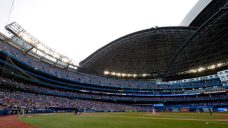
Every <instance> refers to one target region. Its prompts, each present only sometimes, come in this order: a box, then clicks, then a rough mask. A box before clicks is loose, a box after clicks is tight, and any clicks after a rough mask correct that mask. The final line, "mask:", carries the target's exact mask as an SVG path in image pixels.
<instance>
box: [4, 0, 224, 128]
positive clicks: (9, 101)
mask: <svg viewBox="0 0 228 128" xmlns="http://www.w3.org/2000/svg"><path fill="white" fill-rule="evenodd" d="M227 8H228V1H227V0H221V1H216V0H212V1H210V2H209V3H207V5H206V7H205V8H204V9H203V10H201V11H200V12H199V13H198V15H197V17H194V18H192V19H191V20H189V19H188V20H185V21H184V22H183V25H184V26H176V27H155V28H151V29H147V30H142V31H138V32H135V33H132V34H129V35H126V36H124V37H121V38H119V39H117V40H114V41H113V42H111V43H109V44H107V45H106V46H104V47H102V48H101V49H99V50H97V51H96V52H94V53H93V54H91V55H90V56H89V57H87V58H86V59H85V60H83V61H82V62H81V63H80V64H79V65H76V64H75V63H74V62H73V61H72V60H71V59H70V58H68V57H66V56H63V55H62V54H60V53H57V52H56V51H55V50H53V49H51V48H49V47H47V46H46V45H45V44H44V43H42V42H40V41H39V40H38V39H37V38H35V37H34V36H32V35H31V34H30V33H28V32H27V31H26V30H25V29H24V28H22V27H21V26H20V25H19V24H17V23H16V22H13V23H11V24H8V25H6V27H5V28H6V30H7V31H8V32H10V33H11V36H6V35H4V34H2V33H0V73H1V74H0V87H1V88H0V97H1V98H0V115H11V114H12V115H14V114H27V113H28V114H33V113H57V112H73V111H74V110H76V109H77V111H80V112H132V111H133V112H210V113H212V112H227V111H228V70H227V69H228V59H227V55H228V49H227V46H228V38H227V37H228V35H227V34H228V9H227ZM212 10H213V11H212ZM187 21H188V22H187ZM129 53H132V54H129ZM120 56H121V57H120ZM171 115H172V114H171ZM89 116H92V115H89ZM112 116H113V115H112ZM114 117H115V115H114ZM116 117H122V115H121V116H120V115H117V116H116ZM127 118H132V117H127ZM134 118H138V117H134ZM145 118H148V117H145ZM165 118H166V117H165ZM1 120H4V119H3V118H0V121H1ZM206 120H210V119H206ZM220 121H221V120H220ZM226 121H227V120H226ZM12 127H13V126H12ZM26 127H27V126H26Z"/></svg>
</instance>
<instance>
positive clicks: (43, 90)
mask: <svg viewBox="0 0 228 128" xmlns="http://www.w3.org/2000/svg"><path fill="white" fill-rule="evenodd" d="M0 85H1V87H2V88H12V89H15V90H23V91H27V92H33V93H34V92H35V93H40V94H46V95H54V96H62V97H70V98H81V99H92V100H100V101H104V100H106V101H107V100H108V101H134V102H136V101H162V102H163V101H205V100H221V99H223V100H224V99H228V95H226V93H218V94H213V95H196V96H172V97H162V96H161V97H154V96H153V97H139V96H135V97H132V96H126V95H123V96H117V95H104V94H103V95H100V94H92V93H83V92H76V91H67V90H59V89H58V90H57V89H56V88H54V89H53V88H52V89H51V88H47V87H40V86H38V85H32V84H28V83H22V82H18V81H15V80H12V79H6V78H0Z"/></svg>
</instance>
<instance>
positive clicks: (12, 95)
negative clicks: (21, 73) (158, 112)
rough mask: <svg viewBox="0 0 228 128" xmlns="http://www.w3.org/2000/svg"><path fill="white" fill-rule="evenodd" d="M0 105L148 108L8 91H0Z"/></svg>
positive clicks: (98, 109) (94, 108)
mask: <svg viewBox="0 0 228 128" xmlns="http://www.w3.org/2000/svg"><path fill="white" fill-rule="evenodd" d="M0 96H1V99H0V104H1V105H5V106H7V107H8V108H13V107H26V108H33V109H41V108H44V109H48V108H83V109H88V108H89V109H93V110H96V111H127V110H137V111H143V110H144V111H145V110H147V109H148V108H145V107H139V106H131V105H124V104H116V103H107V102H101V101H89V100H80V99H71V98H64V97H57V96H47V95H41V94H35V93H27V92H21V91H9V90H5V89H0Z"/></svg>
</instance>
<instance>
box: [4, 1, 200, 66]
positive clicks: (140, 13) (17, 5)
mask: <svg viewBox="0 0 228 128" xmlns="http://www.w3.org/2000/svg"><path fill="white" fill-rule="evenodd" d="M12 2H13V0H0V21H1V22H0V32H2V33H3V34H6V30H5V29H4V27H5V25H6V24H9V23H11V22H14V21H15V22H17V23H18V24H20V25H21V26H22V27H23V28H24V29H25V30H27V31H28V32H29V33H30V34H32V35H33V36H35V37H36V38H38V39H39V40H40V41H41V42H42V43H44V44H46V45H47V46H49V47H50V48H52V49H54V50H55V51H58V52H59V53H61V54H63V55H66V56H68V57H70V58H71V59H73V60H75V61H76V62H77V63H79V62H80V61H82V60H83V59H85V58H86V57H88V56H89V55H90V54H92V53H93V52H95V51H96V50H98V49H99V48H101V47H103V46H104V45H106V44H108V43H110V42H111V41H113V40H115V39H118V38H120V37H122V36H125V35H127V34H130V33H133V32H136V31H140V30H144V29H148V28H151V27H155V26H159V27H163V26H178V25H180V23H181V21H182V20H183V19H184V18H185V16H186V15H187V14H188V12H189V11H190V10H191V9H192V8H193V6H194V5H195V4H196V3H197V2H198V0H14V4H13V8H12V12H11V15H9V14H10V8H11V5H12Z"/></svg>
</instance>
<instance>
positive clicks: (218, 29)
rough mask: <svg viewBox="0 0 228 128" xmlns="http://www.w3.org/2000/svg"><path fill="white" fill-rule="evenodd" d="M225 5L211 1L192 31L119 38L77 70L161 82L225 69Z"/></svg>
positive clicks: (160, 31) (227, 43)
mask: <svg viewBox="0 0 228 128" xmlns="http://www.w3.org/2000/svg"><path fill="white" fill-rule="evenodd" d="M227 3H228V1H227V0H221V1H220V2H218V1H215V0H213V1H212V2H211V3H209V4H208V5H207V6H206V7H205V9H203V11H201V13H199V14H198V16H197V17H196V18H195V19H194V20H193V21H192V22H191V23H190V26H192V27H156V28H151V29H148V30H142V31H139V32H135V33H132V34H129V35H127V36H124V37H121V38H119V39H117V40H115V41H113V42H111V43H109V44H108V45H106V46H104V47H102V48H100V49H99V50H97V51H96V52H94V53H93V54H92V55H90V56H89V57H87V58H86V59H85V60H83V61H82V62H80V64H79V66H80V68H79V69H78V70H79V71H82V72H86V73H90V74H97V75H104V73H105V74H106V75H109V74H110V75H116V76H126V75H127V74H131V75H132V76H137V77H138V76H143V74H144V75H145V76H150V78H151V77H152V78H164V77H167V76H175V75H177V74H182V73H183V74H184V73H189V71H195V70H194V69H197V71H204V70H207V69H214V68H215V67H216V66H217V67H220V66H227V61H228V60H227V55H228V50H227V47H228V24H227V23H228V9H227V7H228V6H227V5H228V4H227ZM214 9H215V10H214ZM212 10H214V11H212ZM193 26H194V27H193ZM211 67H212V68H211ZM197 71H196V72H197ZM190 73H191V72H190Z"/></svg>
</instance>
